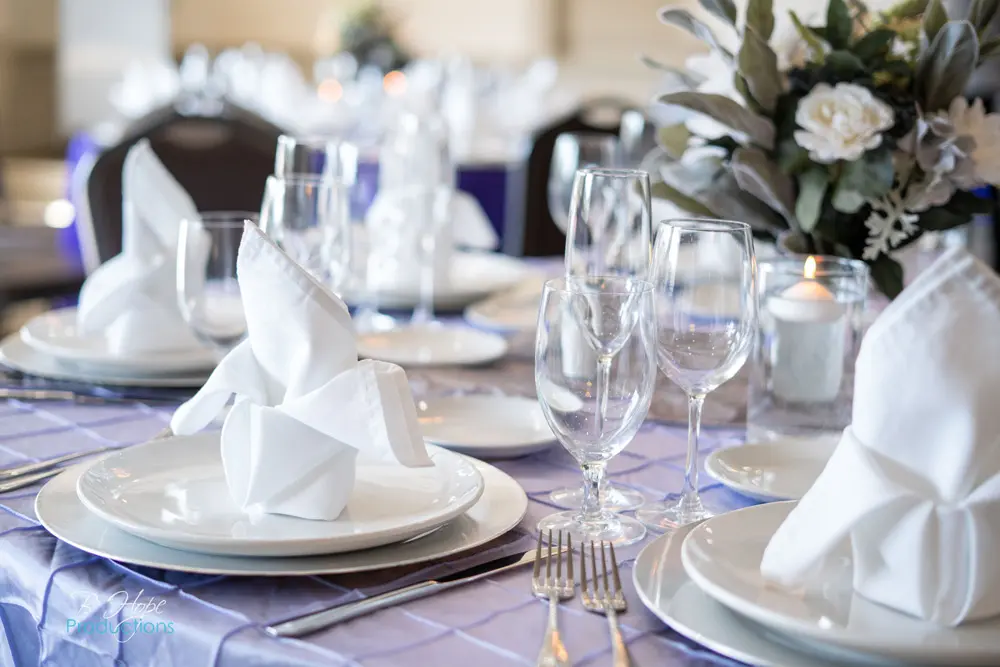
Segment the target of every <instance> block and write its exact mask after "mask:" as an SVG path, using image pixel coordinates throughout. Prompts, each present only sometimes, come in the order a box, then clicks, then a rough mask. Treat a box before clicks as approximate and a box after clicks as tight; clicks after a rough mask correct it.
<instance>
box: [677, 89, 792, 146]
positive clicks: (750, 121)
mask: <svg viewBox="0 0 1000 667" xmlns="http://www.w3.org/2000/svg"><path fill="white" fill-rule="evenodd" d="M660 102H663V103H664V104H674V105H677V106H680V107H684V108H685V109H690V110H691V111H697V112H698V113H702V114H705V115H706V116H710V117H711V118H713V119H715V120H717V121H718V122H720V123H722V124H723V125H725V126H726V127H728V128H730V129H732V130H735V131H736V132H740V133H742V134H745V135H746V136H747V137H749V138H750V140H751V141H753V142H754V143H755V144H757V145H758V146H760V147H762V148H767V149H771V148H773V147H774V125H773V124H772V123H771V121H770V120H769V119H768V118H766V117H764V116H759V115H757V114H755V113H754V112H752V111H750V110H748V109H744V108H743V107H741V106H740V105H739V104H737V103H736V102H734V101H733V100H731V99H729V98H728V97H725V96H724V95H712V94H708V93H694V92H688V91H682V92H678V93H669V94H667V95H664V96H662V97H660Z"/></svg>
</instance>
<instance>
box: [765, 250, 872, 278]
mask: <svg viewBox="0 0 1000 667" xmlns="http://www.w3.org/2000/svg"><path fill="white" fill-rule="evenodd" d="M810 257H812V258H813V260H814V261H815V263H816V270H815V277H817V278H862V277H868V275H869V274H870V273H871V269H870V268H869V267H868V265H867V264H865V262H864V261H863V260H860V259H854V258H853V257H837V256H836V255H810V254H808V253H803V254H794V255H782V256H779V257H771V258H769V259H760V260H757V267H758V269H759V270H760V271H761V272H767V273H780V274H782V275H796V276H799V277H801V276H802V271H803V269H804V265H805V263H806V260H808V259H809V258H810Z"/></svg>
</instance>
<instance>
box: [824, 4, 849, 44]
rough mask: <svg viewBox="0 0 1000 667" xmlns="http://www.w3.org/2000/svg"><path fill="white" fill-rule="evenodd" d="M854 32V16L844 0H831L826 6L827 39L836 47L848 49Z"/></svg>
mask: <svg viewBox="0 0 1000 667" xmlns="http://www.w3.org/2000/svg"><path fill="white" fill-rule="evenodd" d="M852 32H854V18H853V17H852V16H851V10H849V9H848V8H847V3H846V2H844V0H830V4H829V5H827V7H826V35H825V37H826V41H828V42H829V43H830V46H832V47H833V48H835V49H846V48H847V47H848V46H850V43H851V33H852Z"/></svg>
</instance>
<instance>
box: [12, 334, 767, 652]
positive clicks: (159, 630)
mask: <svg viewBox="0 0 1000 667" xmlns="http://www.w3.org/2000/svg"><path fill="white" fill-rule="evenodd" d="M515 347H516V346H515ZM515 352H516V350H515ZM529 371H530V362H529V361H528V360H527V359H526V358H524V355H521V357H520V358H519V357H518V354H516V353H515V354H514V355H513V357H512V359H510V360H509V361H507V362H506V363H505V364H502V365H500V366H496V367H493V368H491V369H486V370H478V371H470V372H468V373H465V374H463V373H455V372H454V371H450V372H448V373H441V372H430V373H412V374H411V380H412V383H413V385H414V390H415V391H416V392H418V393H420V394H424V395H428V394H437V393H454V392H456V391H477V392H488V391H497V392H499V391H502V392H505V393H520V394H531V390H530V386H531V385H530V383H531V380H530V378H531V375H530V372H529ZM733 385H734V386H733V387H730V388H728V389H727V391H725V392H723V393H720V394H719V395H718V396H710V397H709V399H708V405H707V406H706V413H707V417H708V420H707V421H708V422H709V423H712V422H714V423H715V424H716V425H715V426H710V427H708V428H706V429H705V431H703V444H704V451H705V452H707V451H710V450H711V449H713V448H716V447H720V446H726V445H734V444H737V443H738V442H740V441H741V440H742V438H743V432H742V429H741V428H740V427H738V426H736V425H735V424H736V423H737V422H738V421H739V420H740V419H741V418H742V406H741V405H740V404H739V402H740V398H741V397H742V391H743V390H742V387H741V386H740V383H739V381H738V380H737V381H734V382H733ZM170 412H171V410H170V409H169V408H164V407H154V406H151V405H146V404H142V403H137V404H122V405H112V404H108V405H99V406H94V405H88V406H84V405H77V404H72V403H60V402H38V403H30V404H29V403H24V402H18V401H8V402H6V403H3V402H0V467H3V466H8V465H13V464H17V463H24V462H27V461H29V460H33V459H38V458H45V457H50V456H54V455H57V454H62V453H66V452H70V451H76V450H82V449H88V448H95V447H99V446H102V445H117V444H128V443H134V442H140V441H142V440H144V439H147V438H149V437H150V436H152V435H154V434H155V433H157V432H158V431H160V430H161V429H162V428H163V427H164V425H165V424H166V423H167V421H168V419H169V415H170ZM683 416H684V402H683V397H682V396H681V395H679V394H678V393H677V391H676V389H674V388H672V387H670V386H669V385H661V387H660V389H659V390H658V395H657V399H656V401H655V405H654V410H653V412H652V417H654V418H657V419H659V420H678V421H680V420H682V419H683ZM719 423H722V424H723V425H722V426H719V425H718V424H719ZM725 424H732V426H725ZM685 438H686V431H685V428H684V426H683V424H680V423H674V424H669V423H664V422H663V421H659V422H654V421H649V422H647V424H646V425H645V426H644V428H643V430H642V431H641V432H640V434H639V435H638V436H637V438H636V439H635V441H634V442H633V443H632V444H631V445H630V446H629V447H628V448H627V449H626V450H625V451H624V452H623V453H622V454H621V455H619V456H618V457H617V458H616V459H615V460H614V461H613V462H612V464H611V466H610V471H611V476H612V479H613V480H614V481H615V482H616V483H618V484H624V485H628V486H631V487H633V488H635V489H638V490H640V491H642V492H644V493H645V494H646V495H647V496H648V497H649V498H651V499H657V498H660V497H662V496H663V495H664V494H665V493H669V492H677V491H678V490H679V489H680V487H681V481H682V478H683V465H684V447H685ZM497 465H498V467H500V468H501V469H503V470H504V471H506V472H507V473H509V474H510V475H512V476H513V477H514V478H515V479H517V481H518V482H519V483H521V485H522V486H523V487H524V489H525V490H526V491H527V493H528V495H529V497H530V499H531V502H530V507H529V510H528V516H527V517H526V518H525V520H524V521H523V522H522V524H521V526H520V527H519V528H518V529H517V530H516V531H515V532H514V534H512V535H509V536H507V537H506V538H504V539H502V540H498V541H497V542H496V543H494V544H491V545H489V549H490V550H489V551H487V552H485V553H484V552H482V550H480V552H479V553H477V554H474V555H471V556H466V557H465V558H464V559H463V558H459V559H452V560H451V562H449V563H447V564H431V565H429V566H423V567H416V568H410V569H408V570H407V571H405V572H399V571H385V572H377V573H370V574H365V575H354V576H349V577H291V578H271V579H268V578H233V577H216V576H194V575H189V574H180V573H176V572H168V571H161V570H152V569H147V568H140V567H133V566H128V565H122V564H119V563H115V562H111V561H108V560H106V559H103V558H98V557H94V556H91V555H89V554H87V553H84V552H82V551H79V550H78V549H75V548H73V547H71V546H69V545H67V544H64V543H61V542H59V541H57V540H56V539H54V538H53V537H52V536H51V535H49V534H48V533H47V532H46V531H45V529H44V528H42V527H41V526H39V525H38V523H37V521H36V520H35V516H34V510H33V504H34V498H35V494H36V492H37V488H32V489H29V490H24V491H19V492H13V493H8V494H0V624H2V625H3V628H4V630H5V632H4V633H0V664H3V665H6V664H14V665H17V666H21V665H38V664H41V665H58V666H64V665H65V666H66V667H91V666H93V667H97V666H104V665H128V666H136V667H138V666H144V665H156V666H177V667H193V666H205V667H208V666H209V665H232V666H234V667H235V666H239V667H244V666H246V667H258V666H259V667H263V666H265V665H267V666H275V667H277V666H281V667H285V666H299V665H302V666H305V665H317V666H318V665H360V666H364V667H384V666H388V665H399V664H408V665H413V666H417V665H427V666H428V667H430V666H432V665H433V666H434V667H439V666H444V665H461V666H466V665H476V667H494V666H496V667H507V666H513V665H528V666H529V667H530V666H531V665H534V663H535V657H536V656H537V652H538V648H539V646H540V643H541V640H542V634H543V630H544V621H545V614H546V603H545V602H544V601H541V600H537V599H535V598H533V597H532V596H531V595H530V593H529V575H530V572H529V571H528V570H526V569H525V570H521V571H518V572H515V573H511V574H507V575H503V576H498V577H494V578H490V579H487V580H486V581H483V582H480V583H478V584H475V585H471V586H468V587H465V588H462V589H459V590H455V591H452V592H449V593H444V594H440V595H437V596H434V597H431V598H428V599H424V600H420V601H416V602H412V603H410V604H407V605H404V606H401V607H397V608H394V609H388V610H385V611H382V612H379V613H377V614H375V615H372V616H370V617H367V618H361V619H357V620H355V621H352V622H350V623H346V624H343V625H341V626H338V627H335V628H332V629H329V630H327V631H325V632H321V633H318V634H315V635H313V636H310V637H308V638H305V639H302V640H292V639H282V640H278V639H273V638H270V637H268V636H267V635H266V634H265V633H264V632H263V630H262V627H263V626H265V625H267V624H269V623H272V622H276V621H278V620H282V619H285V618H289V617H291V616H294V615H297V614H300V613H303V612H307V611H310V610H314V609H319V608H322V607H324V606H329V605H332V604H335V603H337V602H340V601H346V600H350V599H356V598H358V597H361V596H363V595H371V594H376V593H379V592H381V591H384V590H386V589H388V588H391V587H395V586H397V585H399V584H400V583H403V582H405V581H410V580H420V579H422V578H426V577H427V576H429V575H432V574H433V573H434V572H435V570H436V569H441V568H444V567H455V566H461V565H462V564H463V562H468V560H469V558H478V559H484V558H486V557H487V556H490V555H493V554H494V553H496V554H500V553H501V552H514V551H520V550H524V549H526V548H528V547H529V546H530V544H531V543H532V542H533V526H534V525H535V524H536V523H537V521H538V520H539V519H540V518H541V517H543V516H545V515H546V514H548V513H550V512H552V511H555V509H556V508H554V507H552V506H551V505H550V504H548V500H547V494H548V493H549V491H551V490H553V489H556V488H560V487H563V486H567V485H575V484H578V483H579V479H580V473H579V470H578V468H577V467H576V465H575V464H574V462H573V460H572V459H571V458H570V456H569V455H568V454H567V453H566V452H565V451H563V450H562V448H560V447H558V446H556V447H553V448H552V449H550V450H548V451H546V452H543V453H540V454H536V455H533V456H529V457H524V458H520V459H515V460H511V461H505V462H500V463H498V464H497ZM702 488H703V490H704V492H705V493H706V494H707V495H708V496H711V497H713V500H715V501H716V502H718V503H720V504H722V505H724V506H728V507H731V508H734V509H735V508H738V507H742V506H745V505H747V504H749V503H748V501H747V500H746V499H744V498H741V497H740V496H737V495H735V494H733V493H731V492H729V491H727V490H726V489H724V488H722V487H720V486H719V485H716V484H712V483H711V482H710V480H707V478H704V476H703V480H702ZM649 539H650V538H647V540H646V541H644V542H643V543H642V544H640V545H636V546H633V547H630V548H627V549H622V550H620V551H619V553H618V556H619V558H620V559H621V561H622V568H623V570H622V576H623V579H624V580H625V583H626V589H627V591H626V594H627V596H628V599H629V611H628V613H627V614H626V615H625V616H624V617H623V618H622V622H623V625H624V628H625V629H624V632H625V635H626V638H627V641H628V643H629V647H630V651H631V653H632V656H633V658H634V660H635V663H636V665H638V667H652V666H654V665H657V666H659V665H663V666H674V665H676V666H684V667H695V666H700V665H731V664H734V663H732V662H731V661H728V660H725V659H723V658H721V657H719V656H717V655H715V654H713V653H711V652H710V651H707V650H705V649H702V648H700V647H698V646H696V645H694V644H692V643H690V642H688V641H686V640H684V639H682V638H680V637H679V636H678V635H677V634H675V633H674V632H672V631H670V630H669V629H667V628H666V627H665V626H664V625H663V624H662V623H661V622H660V621H659V620H657V619H656V618H655V617H654V616H653V615H652V614H651V613H649V612H648V611H646V609H645V608H644V607H643V606H642V604H641V602H640V601H639V599H638V597H637V596H636V593H635V590H634V588H633V586H632V583H631V566H632V563H633V561H634V558H635V556H636V554H637V553H638V551H639V549H640V548H641V546H642V545H643V544H645V543H647V542H648V541H649ZM126 596H127V599H128V601H129V602H130V603H134V602H135V601H136V600H138V601H139V603H140V605H142V606H143V608H145V609H146V618H147V619H154V620H156V621H157V625H156V626H152V627H153V630H152V631H149V632H146V631H139V632H134V631H133V632H129V629H130V626H128V625H125V626H124V627H122V628H120V629H119V632H118V633H117V634H115V633H102V632H99V631H95V632H90V633H83V632H71V631H68V629H71V628H72V627H73V624H74V623H75V624H77V625H79V624H80V623H81V622H82V621H84V620H97V621H100V620H101V618H102V616H104V615H106V614H109V612H110V615H111V617H112V618H111V621H112V625H116V624H119V623H121V621H122V620H126V619H127V618H128V616H129V615H130V614H131V612H133V611H134V608H132V607H125V608H124V609H121V610H119V609H118V608H119V607H121V604H120V603H121V602H123V601H124V600H125V599H126ZM561 621H562V624H563V631H564V635H565V640H566V643H567V647H568V649H569V652H570V656H571V658H572V659H573V664H575V665H603V664H608V662H609V660H610V645H609V641H608V635H607V627H606V621H605V619H604V618H603V617H601V616H596V615H593V614H589V613H588V612H586V611H584V610H583V609H582V607H581V606H580V603H579V599H574V600H571V601H569V602H566V603H564V604H563V605H562V609H561Z"/></svg>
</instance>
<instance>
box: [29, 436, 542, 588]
mask: <svg viewBox="0 0 1000 667" xmlns="http://www.w3.org/2000/svg"><path fill="white" fill-rule="evenodd" d="M220 451H221V450H220V442H219V434H218V433H202V434H198V435H194V436H184V437H170V438H165V439H158V440H153V441H151V442H147V443H145V444H142V445H137V446H134V447H129V448H126V449H123V450H120V451H117V452H114V453H112V454H110V455H108V456H105V457H104V458H102V459H100V460H98V461H95V462H93V463H88V464H81V465H80V466H77V467H75V468H71V469H69V470H67V471H66V472H64V473H62V474H61V475H59V476H58V477H56V478H55V479H53V480H52V481H51V482H49V483H48V484H47V485H46V486H45V487H44V488H43V489H42V490H41V492H39V494H38V496H37V498H36V501H35V511H36V514H37V516H38V519H39V521H41V523H42V524H43V525H44V526H45V528H46V529H47V530H48V531H49V532H50V533H52V534H53V535H55V536H56V537H57V538H59V539H61V540H63V541H64V542H68V543H70V544H72V545H74V546H76V547H78V548H80V549H83V550H84V551H87V552H90V553H93V554H96V555H99V556H104V557H107V558H111V559H114V560H117V561H123V562H127V563H133V564H136V565H144V566H150V567H157V568H165V569H171V570H179V571H187V572H199V573H210V574H231V575H275V576H280V575H301V574H334V573H343V572H358V571H363V570H371V569H380V568H385V567H393V566H398V565H404V564H409V563H416V562H421V561H426V560H432V559H437V558H442V557H445V556H448V555H450V554H453V553H456V552H459V551H463V550H465V549H470V548H472V547H475V546H478V545H480V544H483V543H485V542H488V541H490V540H492V539H495V538H497V537H499V536H501V535H503V534H504V533H506V532H507V531H509V530H511V529H512V528H513V527H514V526H516V525H517V524H518V523H519V522H520V521H521V519H522V518H523V516H524V514H525V512H526V511H527V506H528V500H527V496H526V495H525V493H524V491H523V490H522V489H521V487H520V486H519V485H518V484H517V482H515V481H514V480H513V479H511V478H510V477H509V476H507V475H506V474H504V473H503V472H501V471H499V470H497V469H496V468H494V467H492V466H490V465H487V464H485V463H481V462H479V461H474V460H472V459H468V458H466V457H464V456H462V455H460V454H456V453H453V452H449V451H447V450H445V449H441V448H439V447H435V446H428V453H429V455H430V457H431V460H432V461H433V463H434V465H433V466H432V467H424V468H404V467H402V466H399V465H389V464H384V463H379V462H375V461H371V460H364V459H363V458H359V461H358V467H357V472H356V482H355V487H354V490H353V493H352V495H351V498H350V500H349V502H348V504H347V508H346V509H345V510H344V512H343V513H342V514H341V515H340V517H338V518H337V520H335V521H310V520H306V519H298V518H294V517H288V516H280V515H274V514H263V513H262V514H257V515H255V514H252V513H251V514H248V513H245V512H244V511H242V510H241V509H240V508H239V507H238V506H236V505H235V504H234V503H233V501H232V500H231V498H230V496H229V491H228V488H227V486H226V481H225V475H224V472H223V467H222V459H221V454H220Z"/></svg>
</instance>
